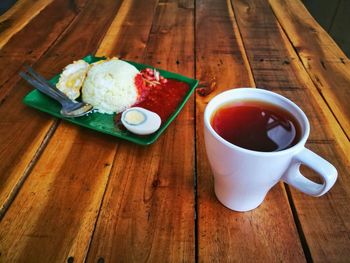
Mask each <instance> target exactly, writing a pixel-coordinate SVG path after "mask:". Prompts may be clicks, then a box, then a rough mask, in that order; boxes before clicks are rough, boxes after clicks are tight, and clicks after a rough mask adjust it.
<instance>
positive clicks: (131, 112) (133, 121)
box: [121, 107, 162, 135]
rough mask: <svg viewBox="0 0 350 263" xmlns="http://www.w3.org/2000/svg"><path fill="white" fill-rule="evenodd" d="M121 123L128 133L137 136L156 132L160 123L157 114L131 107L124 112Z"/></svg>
mask: <svg viewBox="0 0 350 263" xmlns="http://www.w3.org/2000/svg"><path fill="white" fill-rule="evenodd" d="M121 121H122V123H123V125H124V126H125V128H126V129H127V130H128V131H130V132H132V133H135V134H138V135H148V134H151V133H154V132H156V131H157V130H158V129H159V127H160V124H161V122H162V121H161V119H160V117H159V115H158V114H157V113H155V112H153V111H149V110H146V109H144V108H140V107H132V108H129V109H127V110H126V111H124V112H123V113H122V118H121Z"/></svg>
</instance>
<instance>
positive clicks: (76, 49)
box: [0, 0, 120, 253]
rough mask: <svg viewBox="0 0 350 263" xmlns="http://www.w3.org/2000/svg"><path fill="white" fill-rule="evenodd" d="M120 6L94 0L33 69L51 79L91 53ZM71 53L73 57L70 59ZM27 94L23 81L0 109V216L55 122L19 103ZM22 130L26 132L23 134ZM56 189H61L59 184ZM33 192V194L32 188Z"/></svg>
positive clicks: (115, 3) (114, 2) (26, 87)
mask: <svg viewBox="0 0 350 263" xmlns="http://www.w3.org/2000/svg"><path fill="white" fill-rule="evenodd" d="M119 6H120V2H118V1H112V0H110V1H105V2H104V3H103V4H101V3H100V2H99V1H97V0H96V1H89V2H88V4H87V6H86V8H84V10H83V11H82V12H81V13H80V14H79V19H77V20H76V21H75V23H74V24H72V26H71V27H70V29H69V30H67V31H66V32H65V34H64V35H62V37H61V38H60V40H59V41H58V42H57V43H56V44H55V45H54V46H53V47H52V48H50V50H49V51H48V52H47V53H45V56H44V57H42V58H41V59H40V61H39V62H38V63H37V64H36V66H35V68H36V69H38V71H39V72H43V71H44V70H42V68H48V69H47V70H48V71H50V72H51V73H50V75H48V76H52V75H54V74H55V73H57V72H59V71H60V70H61V69H62V68H63V66H62V65H61V63H65V65H67V64H68V63H71V62H72V60H74V59H77V58H81V57H83V56H85V55H86V54H87V53H88V52H92V53H93V52H94V51H95V50H96V49H97V46H98V44H99V41H100V40H99V39H100V38H102V37H103V36H104V34H105V32H106V31H107V30H108V26H109V23H110V22H111V21H112V19H113V17H114V16H115V13H116V11H117V10H118V8H119ZM95 11H99V12H101V13H103V14H104V16H102V17H101V18H99V20H98V23H97V22H96V23H92V24H91V20H92V19H95V18H96V14H95ZM87 25H89V26H90V29H91V30H92V31H94V32H95V33H94V34H86V33H85V32H86V26H87ZM82 32H83V33H85V34H83V33H82ZM77 35H80V39H79V41H81V42H83V43H85V45H77V44H76V41H77V38H76V36H77ZM65 45H68V46H70V48H69V50H70V52H72V53H69V52H67V54H68V55H69V56H67V57H63V56H62V57H61V58H60V59H62V60H64V61H63V62H62V61H61V60H59V59H58V58H57V56H56V54H57V52H59V51H61V50H62V49H65V48H66V46H65ZM73 53H74V56H72V54H73ZM53 58H56V62H57V63H52V60H53ZM58 61H59V62H60V63H58ZM50 63H51V64H50ZM58 64H59V65H61V68H58V67H59V65H58ZM28 91H29V89H28V85H24V82H23V81H21V82H19V83H18V85H16V87H15V88H14V89H12V91H11V93H10V95H9V96H8V97H7V99H6V100H5V101H4V102H3V103H2V104H1V106H0V116H1V118H0V120H1V126H0V129H1V130H0V134H1V137H0V140H1V141H0V147H1V151H0V153H1V155H0V156H1V163H2V165H1V167H0V168H1V173H0V174H1V182H2V184H1V203H0V208H1V210H0V215H1V216H2V215H3V214H4V213H5V210H6V209H5V208H6V206H8V204H9V203H10V202H11V201H12V199H13V197H14V196H15V194H16V192H17V190H18V185H17V183H21V182H23V180H24V179H25V178H26V176H27V175H28V174H29V172H30V169H29V170H28V167H29V168H30V167H32V165H33V163H32V162H33V161H35V160H33V158H36V157H37V155H38V152H37V151H38V149H39V148H40V145H41V144H42V143H43V140H44V138H45V135H46V134H47V133H48V132H49V131H50V129H51V128H52V127H53V126H52V125H53V124H54V122H55V119H54V118H52V117H50V116H49V115H46V114H43V113H40V112H38V111H36V110H33V109H30V108H28V107H27V106H24V105H23V104H22V102H21V101H22V98H23V97H24V96H25V94H26V93H28ZM13 105H16V107H13ZM24 130H25V132H23V131H24ZM14 134H18V136H16V137H12V135H14ZM57 187H60V185H58V186H57ZM29 191H30V190H29ZM33 191H34V192H35V189H34V190H33ZM33 213H34V211H33ZM18 253H20V251H19V252H18Z"/></svg>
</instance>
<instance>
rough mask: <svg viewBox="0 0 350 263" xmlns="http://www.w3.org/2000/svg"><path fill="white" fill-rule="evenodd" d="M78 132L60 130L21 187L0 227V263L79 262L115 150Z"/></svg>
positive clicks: (66, 128) (101, 138)
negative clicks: (9, 262) (0, 262)
mask: <svg viewBox="0 0 350 263" xmlns="http://www.w3.org/2000/svg"><path fill="white" fill-rule="evenodd" d="M82 129H83V128H76V127H75V126H73V125H71V124H66V123H64V124H62V125H60V126H59V130H58V131H57V132H56V133H55V135H54V136H53V138H52V139H51V141H50V144H49V145H48V147H47V149H46V150H45V152H44V154H43V156H42V158H40V160H39V161H38V163H37V164H36V165H35V168H34V169H33V171H32V173H31V175H30V176H29V178H28V179H27V180H26V181H25V183H24V185H23V188H22V189H21V191H20V193H19V195H18V196H17V198H16V200H15V202H14V203H13V205H12V206H11V207H10V209H9V210H8V212H7V213H6V215H5V217H4V218H3V220H2V221H1V223H0V226H1V227H0V251H1V255H0V259H1V261H4V262H5V261H10V260H11V261H16V262H66V261H67V258H69V257H73V258H74V261H76V262H83V260H84V258H85V255H86V252H87V249H88V246H89V240H90V235H91V233H92V231H93V228H94V222H95V220H96V217H97V214H98V211H99V207H100V202H101V199H102V196H103V193H104V190H105V186H106V183H107V180H108V174H109V172H110V168H111V163H112V162H113V158H114V151H113V149H114V147H115V146H114V144H113V143H111V142H110V141H109V140H108V139H107V138H106V137H105V136H102V135H99V134H96V133H95V132H92V131H86V130H84V131H82ZM96 145H99V147H98V149H96ZM101 149H103V150H101ZM84 153H85V154H84ZM86 153H88V154H86ZM58 156H59V158H57V157H58ZM92 157H93V160H94V161H93V162H92V161H91V159H92Z"/></svg>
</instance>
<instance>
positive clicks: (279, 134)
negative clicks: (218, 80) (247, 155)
mask: <svg viewBox="0 0 350 263" xmlns="http://www.w3.org/2000/svg"><path fill="white" fill-rule="evenodd" d="M211 125H212V127H213V128H214V130H215V131H216V132H217V133H218V134H219V135H220V136H221V137H222V138H224V139H225V140H226V141H228V142H230V143H232V144H235V145H237V146H240V147H242V148H245V149H249V150H254V151H260V152H275V151H281V150H284V149H288V148H290V147H292V146H293V145H295V144H297V143H298V141H299V140H300V137H301V129H300V125H299V123H298V122H297V120H296V119H295V117H294V116H293V115H292V114H291V113H289V112H288V111H286V110H284V109H282V108H280V107H278V106H276V105H273V104H269V103H266V102H262V101H252V100H242V101H233V102H230V103H228V104H225V105H223V106H221V107H220V108H218V109H217V110H216V111H215V112H214V113H213V115H212V118H211Z"/></svg>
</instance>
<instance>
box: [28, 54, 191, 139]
mask: <svg viewBox="0 0 350 263" xmlns="http://www.w3.org/2000/svg"><path fill="white" fill-rule="evenodd" d="M83 59H84V60H85V61H86V62H88V63H93V62H96V61H99V60H103V59H106V58H104V57H94V56H91V55H89V56H86V57H85V58H83ZM128 62H129V63H130V64H132V65H134V66H135V67H136V68H137V69H139V70H142V69H144V68H146V67H147V68H153V67H151V66H148V65H144V64H139V63H135V62H131V61H128ZM157 70H159V72H160V73H161V75H162V76H164V77H165V78H172V79H176V80H179V81H182V82H186V83H187V84H188V85H189V87H190V88H189V90H188V92H187V93H186V94H185V96H184V98H183V100H182V101H181V103H180V104H179V105H178V107H177V108H176V109H175V111H174V112H173V113H172V115H171V116H170V117H169V119H168V120H167V121H166V122H164V123H162V125H161V127H160V128H159V130H158V131H156V132H155V133H153V134H150V135H147V136H139V135H135V134H133V133H131V132H128V131H125V130H121V129H119V128H118V127H117V126H115V125H114V120H113V118H114V114H113V115H111V114H101V113H98V112H94V113H90V114H88V115H86V116H83V117H78V118H67V117H64V116H62V115H61V114H60V110H61V105H60V104H59V103H58V102H57V101H55V100H53V99H51V98H49V97H48V96H46V95H44V94H42V93H41V92H39V91H38V90H33V91H31V92H30V93H28V94H27V95H26V96H25V97H24V99H23V102H24V104H26V105H28V106H30V107H33V108H36V109H38V110H40V111H44V112H47V113H49V114H51V115H53V116H55V117H58V118H61V119H64V120H66V121H69V122H72V123H75V124H77V125H80V126H83V127H86V128H89V129H92V130H95V131H98V132H102V133H106V134H110V135H112V136H115V137H118V138H121V139H124V140H128V141H131V142H134V143H136V144H140V145H149V144H151V143H153V142H155V141H156V140H157V139H158V138H159V136H160V135H161V134H162V133H163V132H164V131H165V129H166V128H167V127H168V126H169V124H170V123H171V122H172V121H173V120H174V119H175V117H176V116H177V115H178V114H179V112H180V111H181V109H182V108H183V106H184V105H185V103H186V101H187V100H188V99H189V97H190V96H191V94H192V92H193V91H194V89H195V88H196V86H197V85H198V80H195V79H191V78H188V77H185V76H182V75H179V74H176V73H172V72H169V71H165V70H161V69H157ZM58 79H59V75H57V76H55V77H54V78H52V79H51V80H50V82H51V83H53V84H56V83H57V82H58Z"/></svg>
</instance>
